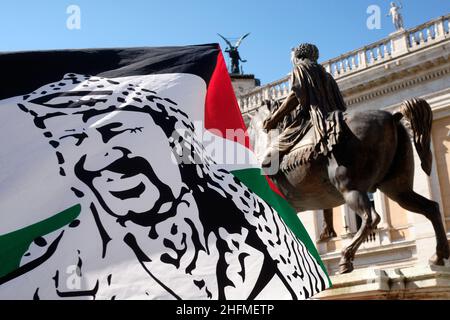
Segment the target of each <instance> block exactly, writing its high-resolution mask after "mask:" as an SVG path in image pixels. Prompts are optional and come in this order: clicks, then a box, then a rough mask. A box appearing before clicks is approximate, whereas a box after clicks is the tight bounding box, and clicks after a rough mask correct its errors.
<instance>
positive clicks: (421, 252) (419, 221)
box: [412, 148, 436, 264]
mask: <svg viewBox="0 0 450 320" xmlns="http://www.w3.org/2000/svg"><path fill="white" fill-rule="evenodd" d="M414 163H415V173H414V175H415V177H414V178H415V179H414V191H415V192H417V193H418V194H420V195H421V196H423V197H425V198H428V199H431V198H432V191H431V186H430V180H429V178H428V176H427V175H426V174H425V172H423V170H422V168H421V167H420V158H419V156H418V154H417V152H416V150H415V148H414ZM412 229H413V232H414V236H415V240H416V249H417V257H416V258H417V263H419V264H420V263H422V264H426V263H428V259H429V258H431V256H432V255H433V254H434V253H435V252H436V237H435V233H434V229H433V226H432V224H431V222H430V221H429V220H428V219H427V218H425V217H424V216H423V215H421V214H413V227H412Z"/></svg>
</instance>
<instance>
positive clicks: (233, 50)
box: [218, 33, 250, 74]
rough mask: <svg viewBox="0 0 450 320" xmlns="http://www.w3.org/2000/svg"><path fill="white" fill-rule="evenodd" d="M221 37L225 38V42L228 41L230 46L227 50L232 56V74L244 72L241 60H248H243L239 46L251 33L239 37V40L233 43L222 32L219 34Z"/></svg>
mask: <svg viewBox="0 0 450 320" xmlns="http://www.w3.org/2000/svg"><path fill="white" fill-rule="evenodd" d="M218 35H219V37H221V38H222V39H223V40H225V42H226V43H227V45H228V47H227V48H226V49H225V52H227V53H228V55H229V56H230V60H231V65H230V73H231V74H242V72H241V69H240V68H239V62H244V63H245V62H247V60H242V58H241V56H240V55H239V51H238V48H239V46H240V45H241V43H242V40H244V39H245V38H247V37H248V36H249V35H250V33H247V34H245V35H243V36H242V37H240V38H239V40H238V41H237V42H236V43H235V44H234V45H233V44H232V43H231V42H230V40H229V39H227V38H225V37H224V36H222V35H221V34H219V33H218Z"/></svg>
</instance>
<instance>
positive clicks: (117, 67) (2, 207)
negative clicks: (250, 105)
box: [0, 44, 330, 299]
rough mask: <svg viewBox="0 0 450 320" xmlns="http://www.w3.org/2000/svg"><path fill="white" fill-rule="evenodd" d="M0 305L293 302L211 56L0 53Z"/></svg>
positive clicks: (261, 182) (281, 216) (318, 281)
mask: <svg viewBox="0 0 450 320" xmlns="http://www.w3.org/2000/svg"><path fill="white" fill-rule="evenodd" d="M0 67H1V70H2V77H1V80H0V81H1V83H0V88H1V89H0V130H1V133H0V141H1V142H0V146H1V148H0V161H1V166H0V299H306V298H310V297H311V296H313V295H314V294H316V293H318V292H320V291H321V290H324V289H326V288H327V287H329V285H330V282H329V279H328V276H327V274H326V271H325V268H324V267H323V265H322V263H321V261H320V257H319V255H318V253H317V251H316V249H315V248H314V245H313V243H312V242H311V240H310V238H309V237H308V234H307V232H306V231H305V229H304V227H303V226H302V225H301V223H300V222H299V220H298V218H297V215H296V213H295V211H294V210H293V209H292V208H291V207H290V206H289V205H288V204H287V202H286V201H285V200H284V199H283V197H282V196H281V195H280V194H279V193H278V192H277V190H276V188H275V187H274V186H273V185H272V186H271V185H270V184H269V182H268V180H267V179H266V178H265V177H264V176H263V175H261V171H260V169H259V167H258V164H257V162H256V160H255V157H254V155H253V153H252V151H251V149H250V146H249V142H248V136H247V135H246V129H245V126H244V123H243V120H242V117H241V114H240V112H239V107H238V105H237V102H236V98H235V96H234V93H233V90H232V86H231V81H230V78H229V75H228V72H227V69H226V66H225V63H224V59H223V56H222V54H221V51H220V47H219V46H218V45H216V44H212V45H200V46H186V47H162V48H132V49H98V50H74V51H70V50H63V51H45V52H42V51H39V52H17V53H3V54H0Z"/></svg>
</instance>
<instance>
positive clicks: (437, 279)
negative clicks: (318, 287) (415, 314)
mask: <svg viewBox="0 0 450 320" xmlns="http://www.w3.org/2000/svg"><path fill="white" fill-rule="evenodd" d="M331 281H332V283H333V288H332V289H329V290H326V291H324V292H322V293H321V294H320V295H318V296H316V297H315V298H317V299H320V300H383V299H384V300H395V299H407V300H408V299H409V300H432V299H433V300H435V299H436V300H437V299H438V300H450V266H446V267H438V266H428V265H419V266H415V267H409V268H401V269H386V270H383V269H364V270H357V271H354V272H353V273H351V274H346V275H337V276H332V277H331Z"/></svg>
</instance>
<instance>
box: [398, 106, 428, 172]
mask: <svg viewBox="0 0 450 320" xmlns="http://www.w3.org/2000/svg"><path fill="white" fill-rule="evenodd" d="M400 114H401V115H403V116H404V117H405V119H406V120H407V121H408V122H409V124H410V125H411V131H412V134H413V139H414V145H415V146H416V150H417V153H418V154H419V157H420V161H421V166H422V169H423V171H425V173H426V174H427V175H430V174H431V165H432V163H433V157H432V154H431V149H430V145H431V126H432V123H433V112H432V111H431V107H430V105H429V104H428V102H426V101H425V100H423V99H418V98H414V99H411V100H406V101H404V102H403V103H402V106H401V108H400Z"/></svg>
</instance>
